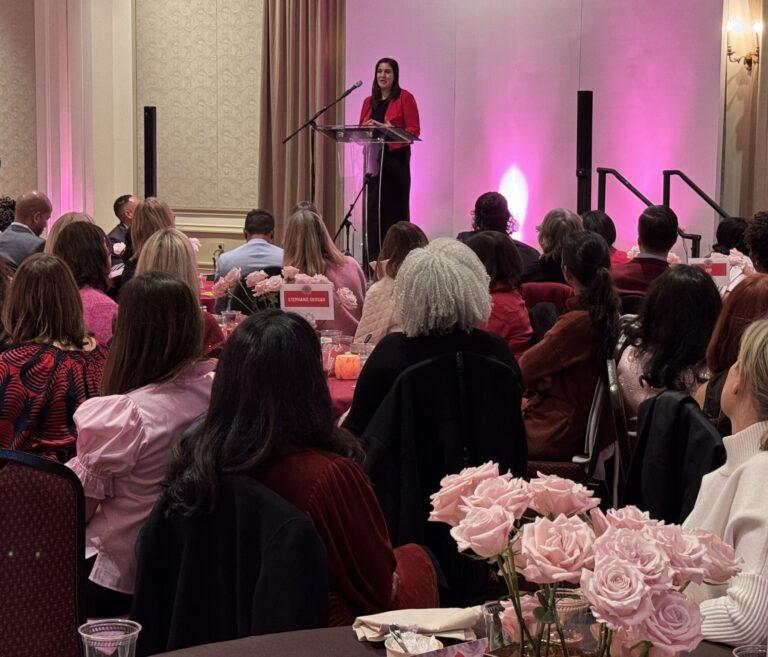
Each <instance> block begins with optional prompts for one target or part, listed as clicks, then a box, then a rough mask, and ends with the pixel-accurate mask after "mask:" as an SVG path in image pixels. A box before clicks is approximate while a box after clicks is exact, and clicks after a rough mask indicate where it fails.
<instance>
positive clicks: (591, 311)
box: [520, 231, 619, 461]
mask: <svg viewBox="0 0 768 657" xmlns="http://www.w3.org/2000/svg"><path fill="white" fill-rule="evenodd" d="M610 266H611V257H610V251H609V250H608V244H607V243H606V241H605V240H604V239H603V238H602V237H601V236H600V235H597V234H596V233H590V232H587V231H581V232H575V233H571V234H570V235H568V236H567V237H566V238H565V240H564V242H563V244H562V268H563V276H564V277H565V280H566V282H567V283H568V284H569V285H571V286H572V287H573V289H574V292H575V293H576V296H575V297H574V298H573V299H569V301H568V303H567V308H568V309H569V312H566V313H565V314H564V315H562V316H561V317H560V318H559V319H558V320H557V322H556V323H555V325H554V326H553V327H552V328H551V329H550V330H549V331H548V332H547V333H546V334H545V335H544V337H543V338H542V340H541V342H539V343H538V344H536V345H535V346H533V347H531V348H530V349H529V350H528V351H526V352H525V354H523V356H522V357H521V358H520V370H521V372H522V377H523V385H524V386H525V387H526V388H528V389H530V390H531V391H533V396H532V397H530V398H529V399H528V401H527V403H526V404H525V406H524V408H523V417H524V419H525V429H526V432H527V436H528V458H529V460H532V461H536V460H547V461H570V460H571V458H572V457H573V456H574V455H575V454H578V453H580V452H581V451H582V449H583V445H584V432H585V431H586V428H587V417H588V415H589V409H590V406H591V403H592V397H593V395H594V392H595V386H596V385H597V381H598V376H599V373H600V371H601V369H602V368H604V367H605V361H606V359H607V358H609V357H610V355H611V354H612V352H613V349H614V346H615V344H616V338H617V336H618V330H619V298H618V296H617V295H616V292H615V290H614V289H613V283H612V282H611V276H610V273H609V271H608V270H609V269H610Z"/></svg>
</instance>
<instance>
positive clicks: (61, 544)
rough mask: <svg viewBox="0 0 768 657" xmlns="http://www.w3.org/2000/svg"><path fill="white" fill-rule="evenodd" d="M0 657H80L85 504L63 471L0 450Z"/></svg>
mask: <svg viewBox="0 0 768 657" xmlns="http://www.w3.org/2000/svg"><path fill="white" fill-rule="evenodd" d="M0 583H1V584H0V608H1V609H2V610H3V612H2V616H1V617H0V654H2V655H3V657H30V655H34V657H79V656H80V654H81V648H80V638H79V636H78V633H77V628H78V626H79V625H80V624H81V623H82V622H84V618H85V614H84V609H85V605H84V590H85V589H84V584H85V496H84V494H83V487H82V485H81V484H80V481H79V480H78V478H77V476H76V475H75V474H74V473H73V472H72V471H71V470H70V469H69V468H67V467H66V466H64V465H62V464H60V463H56V462H55V461H51V460H48V459H44V458H40V457H38V456H34V455H32V454H26V453H23V452H15V451H9V450H0Z"/></svg>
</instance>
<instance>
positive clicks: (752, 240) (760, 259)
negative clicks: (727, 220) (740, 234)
mask: <svg viewBox="0 0 768 657" xmlns="http://www.w3.org/2000/svg"><path fill="white" fill-rule="evenodd" d="M744 241H745V242H746V243H747V248H748V249H749V257H750V258H751V259H752V262H753V263H754V265H755V269H757V271H759V272H760V273H762V274H765V273H768V210H763V211H762V212H756V213H755V216H754V217H752V219H750V220H749V222H748V223H747V230H746V232H745V233H744Z"/></svg>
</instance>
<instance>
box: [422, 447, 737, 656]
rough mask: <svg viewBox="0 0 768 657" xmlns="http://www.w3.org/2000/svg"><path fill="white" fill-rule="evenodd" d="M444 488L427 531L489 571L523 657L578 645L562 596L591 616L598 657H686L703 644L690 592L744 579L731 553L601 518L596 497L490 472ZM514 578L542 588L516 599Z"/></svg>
mask: <svg viewBox="0 0 768 657" xmlns="http://www.w3.org/2000/svg"><path fill="white" fill-rule="evenodd" d="M440 486H441V487H440V490H439V491H438V492H437V493H434V494H433V495H432V497H431V499H432V509H433V510H432V512H431V514H430V517H429V519H430V520H431V521H435V522H444V523H447V524H449V525H451V530H450V531H451V536H453V538H454V539H455V540H456V543H457V545H458V549H459V551H460V552H471V553H473V554H474V558H476V559H483V560H486V561H488V563H489V564H490V565H491V566H493V567H494V568H495V569H496V570H497V571H498V573H499V575H500V576H501V577H503V578H504V581H505V583H506V585H507V588H508V590H509V599H508V600H504V601H502V602H501V606H502V607H503V611H502V612H501V614H500V615H499V619H500V621H501V627H502V629H503V631H504V634H505V635H506V637H507V638H508V639H509V641H510V642H511V643H516V644H518V645H519V649H520V655H521V657H522V655H524V654H527V655H530V656H535V657H541V656H543V655H550V654H552V655H554V654H558V655H562V656H563V657H569V652H568V651H569V647H570V649H572V650H573V649H574V645H573V643H572V642H570V641H568V640H566V633H565V632H564V629H563V622H562V621H563V619H562V618H561V616H562V614H561V613H560V611H559V605H558V595H559V594H560V593H562V592H563V591H567V590H568V589H571V591H570V592H571V593H574V594H577V595H580V596H582V597H583V599H584V601H585V602H586V604H587V605H588V606H589V609H590V610H591V613H592V616H594V622H593V624H592V626H591V627H590V630H589V631H590V632H591V634H592V638H594V640H595V641H596V649H595V655H597V657H605V656H606V655H611V654H613V655H619V654H620V655H621V657H649V655H650V657H663V656H664V655H672V654H674V653H677V652H681V651H691V650H693V649H694V648H695V647H696V646H697V645H698V644H699V642H700V641H701V639H702V636H701V614H700V612H699V607H698V604H696V603H695V602H693V601H691V600H689V599H688V598H687V597H686V596H685V595H684V594H683V591H684V590H685V588H686V586H688V584H689V583H691V582H694V583H701V582H703V581H705V580H706V581H709V582H725V581H728V580H729V579H731V578H732V577H734V576H735V575H736V574H737V573H738V572H739V569H740V566H739V560H737V558H736V555H735V552H734V550H733V548H732V547H731V546H730V545H728V544H727V543H725V542H724V541H722V540H721V539H720V538H718V537H717V536H715V535H713V534H710V533H708V532H704V531H700V530H697V531H693V532H684V531H683V530H682V529H681V528H680V527H679V526H678V525H666V524H664V523H662V522H660V521H657V520H653V519H652V518H650V517H649V516H648V514H647V513H645V512H642V511H640V510H639V509H637V508H636V507H634V506H628V507H624V508H621V509H612V510H610V511H608V512H607V513H603V512H602V511H601V510H600V509H599V508H598V504H599V502H600V500H599V499H597V498H595V497H593V493H592V491H590V490H588V489H587V488H585V487H584V486H582V485H581V484H577V483H575V482H573V481H571V480H569V479H563V478H561V477H558V476H555V475H542V474H541V473H539V475H538V477H536V478H535V479H532V480H531V481H530V482H526V481H525V480H523V479H517V478H514V477H513V476H512V475H511V474H504V475H500V474H499V468H498V465H497V464H495V463H492V462H488V463H485V464H484V465H481V466H479V467H475V468H466V469H464V470H462V471H461V472H460V473H459V474H453V475H449V476H447V477H445V478H443V480H442V481H441V482H440ZM521 576H522V577H524V578H525V579H526V580H527V581H529V582H533V583H535V584H539V585H541V586H542V587H543V588H542V589H541V590H540V591H538V592H537V593H536V594H535V595H534V594H524V593H521V592H520V577H521ZM574 586H578V587H579V589H578V590H576V591H574V590H573V589H572V587H574ZM611 650H613V653H611Z"/></svg>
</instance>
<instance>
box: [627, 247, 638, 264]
mask: <svg viewBox="0 0 768 657" xmlns="http://www.w3.org/2000/svg"><path fill="white" fill-rule="evenodd" d="M639 253H640V247H639V246H637V244H635V245H634V246H633V247H632V248H631V249H630V250H629V251H627V258H629V259H630V260H632V259H633V258H635V256H637V255H639Z"/></svg>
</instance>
